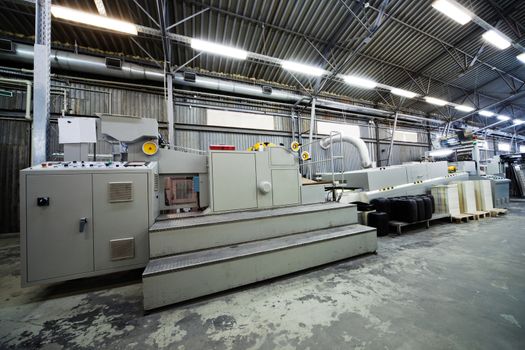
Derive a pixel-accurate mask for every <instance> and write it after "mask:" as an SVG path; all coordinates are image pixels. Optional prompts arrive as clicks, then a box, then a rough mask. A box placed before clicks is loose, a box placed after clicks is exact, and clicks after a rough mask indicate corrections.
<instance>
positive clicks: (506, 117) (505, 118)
mask: <svg viewBox="0 0 525 350" xmlns="http://www.w3.org/2000/svg"><path fill="white" fill-rule="evenodd" d="M498 119H499V120H501V121H502V122H506V121H507V120H509V119H510V117H508V116H506V115H503V114H500V115H498Z"/></svg>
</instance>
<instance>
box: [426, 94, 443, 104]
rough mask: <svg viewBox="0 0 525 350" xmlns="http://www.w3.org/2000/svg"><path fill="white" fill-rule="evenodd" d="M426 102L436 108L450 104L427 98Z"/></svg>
mask: <svg viewBox="0 0 525 350" xmlns="http://www.w3.org/2000/svg"><path fill="white" fill-rule="evenodd" d="M425 101H427V102H428V103H430V104H433V105H436V106H445V105H446V104H447V103H448V102H447V101H445V100H440V99H439V98H435V97H430V96H425Z"/></svg>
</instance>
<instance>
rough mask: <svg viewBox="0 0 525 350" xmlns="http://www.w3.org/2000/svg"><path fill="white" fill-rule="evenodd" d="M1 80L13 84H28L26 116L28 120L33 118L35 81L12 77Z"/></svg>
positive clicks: (0, 79)
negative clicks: (33, 87) (32, 104)
mask: <svg viewBox="0 0 525 350" xmlns="http://www.w3.org/2000/svg"><path fill="white" fill-rule="evenodd" d="M0 81H5V82H6V83H11V84H15V85H16V84H25V86H26V110H25V112H26V115H25V118H26V119H27V120H31V92H32V89H31V87H32V85H33V82H32V81H31V80H23V79H10V78H0Z"/></svg>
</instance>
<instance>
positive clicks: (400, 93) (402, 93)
mask: <svg viewBox="0 0 525 350" xmlns="http://www.w3.org/2000/svg"><path fill="white" fill-rule="evenodd" d="M390 92H391V93H393V94H394V95H397V96H401V97H407V98H414V97H416V96H417V94H416V93H415V92H412V91H407V90H403V89H395V88H394V89H392V90H390Z"/></svg>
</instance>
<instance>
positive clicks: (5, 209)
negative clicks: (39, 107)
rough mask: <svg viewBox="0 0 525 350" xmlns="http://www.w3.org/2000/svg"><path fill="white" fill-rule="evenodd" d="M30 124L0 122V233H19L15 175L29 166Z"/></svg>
mask: <svg viewBox="0 0 525 350" xmlns="http://www.w3.org/2000/svg"><path fill="white" fill-rule="evenodd" d="M29 131H30V124H29V123H28V122H26V121H25V120H7V119H0V233H9V232H18V230H19V217H20V212H19V206H18V204H19V185H18V179H19V176H18V173H19V171H20V170H21V169H24V168H26V167H28V166H29V163H30V158H29V157H30V143H29Z"/></svg>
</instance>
